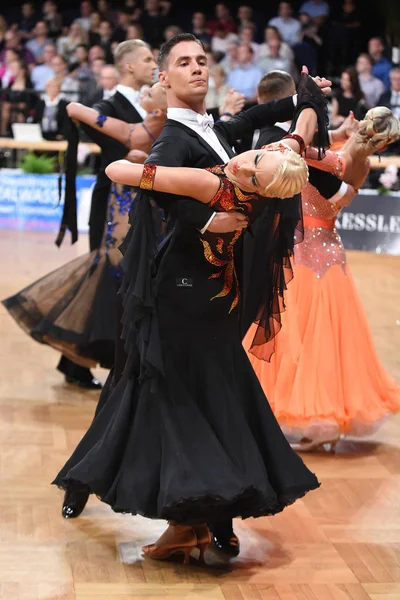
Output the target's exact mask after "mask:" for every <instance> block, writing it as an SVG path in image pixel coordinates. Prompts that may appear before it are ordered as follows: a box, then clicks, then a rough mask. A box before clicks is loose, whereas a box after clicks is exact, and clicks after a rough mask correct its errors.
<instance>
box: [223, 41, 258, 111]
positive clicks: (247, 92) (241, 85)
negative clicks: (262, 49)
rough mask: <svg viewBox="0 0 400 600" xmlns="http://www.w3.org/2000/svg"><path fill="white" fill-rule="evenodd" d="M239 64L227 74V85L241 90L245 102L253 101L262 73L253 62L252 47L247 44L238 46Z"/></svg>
mask: <svg viewBox="0 0 400 600" xmlns="http://www.w3.org/2000/svg"><path fill="white" fill-rule="evenodd" d="M238 62H239V66H237V67H236V69H233V71H231V72H230V73H229V75H228V86H229V87H230V88H234V89H235V90H237V91H238V92H241V93H242V94H243V95H244V97H245V98H246V101H247V102H255V100H256V91H257V84H258V82H259V80H260V79H261V77H262V75H263V73H262V71H261V69H259V68H258V67H257V66H256V65H255V64H254V57H253V49H252V47H251V46H249V45H248V44H247V45H246V44H242V45H241V46H239V48H238Z"/></svg>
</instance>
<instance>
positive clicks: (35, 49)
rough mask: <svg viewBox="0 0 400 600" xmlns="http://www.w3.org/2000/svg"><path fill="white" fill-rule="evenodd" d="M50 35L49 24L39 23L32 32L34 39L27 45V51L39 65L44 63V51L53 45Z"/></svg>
mask: <svg viewBox="0 0 400 600" xmlns="http://www.w3.org/2000/svg"><path fill="white" fill-rule="evenodd" d="M48 33H49V29H48V27H47V23H45V22H44V21H38V22H37V23H36V25H35V27H34V29H33V31H32V34H33V37H32V38H31V39H30V40H28V41H27V42H26V44H25V47H26V48H27V50H29V51H30V52H32V54H33V56H34V57H35V60H36V62H37V63H41V62H43V50H44V48H45V46H47V45H48V44H52V43H53V42H52V41H51V40H50V38H49V36H48Z"/></svg>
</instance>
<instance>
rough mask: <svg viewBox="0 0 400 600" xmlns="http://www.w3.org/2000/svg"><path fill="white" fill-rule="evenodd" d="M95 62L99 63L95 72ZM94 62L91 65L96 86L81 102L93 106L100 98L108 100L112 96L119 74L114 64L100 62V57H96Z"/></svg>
mask: <svg viewBox="0 0 400 600" xmlns="http://www.w3.org/2000/svg"><path fill="white" fill-rule="evenodd" d="M97 62H98V63H99V66H100V68H99V72H98V74H97ZM95 63H96V64H94V65H93V73H94V75H95V77H96V83H97V86H96V88H95V89H94V90H93V92H92V94H91V95H89V96H88V97H87V98H84V101H83V102H82V103H83V104H86V105H87V106H93V104H96V103H97V102H100V101H101V100H108V98H111V96H114V94H115V92H116V86H117V85H118V81H119V75H118V71H117V69H116V68H115V67H114V65H105V64H100V59H96V61H95Z"/></svg>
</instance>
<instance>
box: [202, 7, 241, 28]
mask: <svg viewBox="0 0 400 600" xmlns="http://www.w3.org/2000/svg"><path fill="white" fill-rule="evenodd" d="M215 17H216V18H215V19H211V20H210V21H208V23H207V28H208V29H209V30H210V33H211V35H215V34H216V32H217V31H221V30H222V31H225V32H226V33H236V31H237V27H236V24H235V21H234V20H233V18H232V16H231V13H230V11H229V8H228V6H227V5H226V4H223V2H219V3H218V4H217V5H216V6H215Z"/></svg>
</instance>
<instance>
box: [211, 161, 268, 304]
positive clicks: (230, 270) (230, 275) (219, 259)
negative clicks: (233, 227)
mask: <svg viewBox="0 0 400 600" xmlns="http://www.w3.org/2000/svg"><path fill="white" fill-rule="evenodd" d="M207 171H210V172H211V173H214V175H218V177H220V186H219V189H218V191H217V193H216V194H215V196H214V198H213V199H212V200H211V202H210V206H211V207H212V208H214V209H216V210H217V211H218V210H220V211H224V212H229V211H231V210H236V211H241V212H243V214H245V215H247V216H250V215H251V213H252V211H253V205H252V202H253V201H255V200H257V201H259V196H258V195H257V194H247V193H244V192H242V190H240V189H239V188H238V187H237V186H236V185H235V184H234V183H232V182H231V181H229V179H227V177H226V175H225V172H224V169H223V167H221V166H216V167H212V168H210V169H207ZM241 234H242V230H237V231H234V232H232V233H226V234H222V235H221V234H214V233H212V232H209V231H206V232H205V233H204V234H202V236H201V238H200V239H201V242H202V244H203V248H204V256H205V258H206V260H207V261H208V262H209V263H211V264H212V265H213V266H214V267H217V268H218V269H219V270H218V271H216V272H215V273H213V274H212V275H210V279H218V278H221V279H222V280H223V287H222V290H221V291H220V292H219V294H217V295H216V296H213V297H212V298H211V300H215V299H217V298H224V297H225V296H228V294H230V293H231V292H232V293H233V294H234V297H233V300H232V303H231V306H230V309H229V312H232V311H233V310H234V308H236V306H237V305H238V304H239V300H240V289H239V282H238V278H237V275H236V270H235V265H234V248H235V243H236V242H237V240H238V239H239V238H240V236H241Z"/></svg>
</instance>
